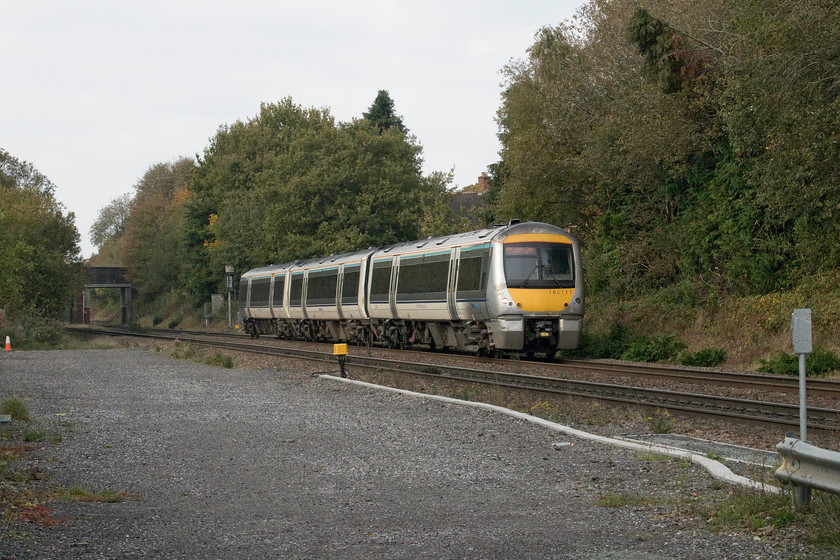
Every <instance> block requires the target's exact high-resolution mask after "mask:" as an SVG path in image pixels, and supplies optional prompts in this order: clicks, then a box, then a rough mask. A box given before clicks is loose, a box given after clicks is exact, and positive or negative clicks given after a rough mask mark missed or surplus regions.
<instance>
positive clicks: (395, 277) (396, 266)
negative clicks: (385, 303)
mask: <svg viewBox="0 0 840 560" xmlns="http://www.w3.org/2000/svg"><path fill="white" fill-rule="evenodd" d="M391 262H392V263H393V264H392V265H391V289H390V290H389V291H388V300H389V302H390V303H391V317H393V318H395V319H396V318H397V282H398V281H399V278H400V257H399V256H396V257H394V260H393V261H391Z"/></svg>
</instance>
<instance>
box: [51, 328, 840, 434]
mask: <svg viewBox="0 0 840 560" xmlns="http://www.w3.org/2000/svg"><path fill="white" fill-rule="evenodd" d="M67 330H68V331H69V332H75V333H83V334H99V335H111V336H133V337H143V338H151V339H167V340H175V339H178V340H181V341H190V342H192V343H195V344H202V345H209V346H213V347H214V348H220V349H221V348H224V349H227V350H231V351H239V352H251V353H260V354H267V355H272V356H278V357H286V358H296V359H303V360H310V361H318V362H328V363H333V364H335V357H334V356H333V355H332V353H331V352H322V351H315V350H307V349H302V348H289V347H280V346H273V345H268V344H260V343H257V342H253V341H249V342H246V341H242V339H243V337H242V336H238V337H235V338H238V339H239V340H233V339H231V338H230V337H225V338H224V339H222V340H220V339H219V337H218V336H214V335H208V334H207V333H187V332H185V331H178V332H173V331H162V332H157V333H138V332H131V331H116V330H107V331H105V330H102V329H88V328H82V327H67ZM407 354H408V353H406V352H403V353H402V354H401V359H397V360H391V359H386V358H377V357H372V356H363V355H359V354H351V355H348V356H347V358H346V365H347V367H348V368H359V369H362V368H363V369H367V370H371V371H379V372H400V373H407V374H412V375H418V376H425V377H428V378H434V379H444V380H450V381H453V382H462V383H474V384H482V385H488V386H496V387H505V388H509V389H515V390H528V391H536V392H540V393H544V394H550V395H565V396H569V397H574V398H587V399H596V400H599V401H604V402H612V403H620V404H625V405H633V406H641V407H648V408H661V409H667V410H669V411H671V412H678V413H682V414H686V415H703V416H713V417H717V418H727V419H732V420H737V421H741V422H757V423H761V424H772V425H777V426H785V427H798V426H799V407H798V406H797V405H794V404H785V403H778V402H766V401H758V400H750V399H742V398H734V397H726V396H718V395H711V394H705V393H690V392H680V391H670V390H662V389H653V388H644V387H637V386H629V385H620V384H611V383H596V382H592V381H582V380H572V379H562V378H559V377H553V376H549V375H532V374H526V373H518V372H516V373H514V372H506V371H496V370H488V369H483V368H481V367H462V366H453V365H444V364H429V363H427V362H417V361H407V360H406V359H404V358H402V357H403V356H407ZM459 358H460V356H459ZM493 362H497V360H486V359H485V360H483V363H484V364H485V365H486V364H488V363H493ZM507 363H508V364H509V363H510V362H509V361H507ZM541 365H542V366H549V367H550V368H558V369H560V370H562V368H575V369H576V370H577V371H580V370H581V369H584V370H587V369H590V370H591V371H598V372H599V373H603V372H604V369H607V370H610V372H612V373H614V374H617V375H618V374H621V375H643V376H653V375H655V374H656V373H657V372H659V373H662V374H665V377H674V376H676V377H680V378H681V379H683V380H686V379H690V380H691V381H692V382H704V381H697V380H696V379H695V378H694V377H690V376H691V375H692V372H700V374H702V375H703V376H706V377H705V379H707V381H705V382H708V383H713V384H718V383H719V384H724V385H732V383H730V382H729V380H727V379H722V378H721V376H725V375H730V374H726V373H720V372H708V371H705V370H677V371H679V373H676V374H675V373H674V371H675V370H668V368H663V367H661V366H660V367H656V366H645V365H635V364H633V365H627V364H603V363H600V362H598V363H593V362H589V361H577V360H576V361H574V362H570V363H563V364H541ZM604 366H607V367H606V368H604ZM602 368H603V369H602ZM710 373H712V374H713V375H708V374H710ZM732 375H739V376H742V378H741V379H737V380H736V381H735V383H736V384H739V385H745V384H749V383H750V381H752V380H753V379H755V383H752V384H751V385H750V386H751V387H752V388H755V387H756V386H758V387H760V388H762V389H763V390H767V389H768V387H772V390H777V391H783V392H787V391H789V388H788V386H787V381H789V380H788V379H787V378H781V379H779V380H776V379H775V378H776V377H777V376H758V375H749V374H732ZM660 377H661V376H660ZM794 381H795V380H794ZM811 381H821V380H809V382H811ZM814 385H817V384H814ZM810 387H811V386H810V385H809V391H811V390H812V389H811V388H810ZM813 390H814V391H817V390H819V389H818V388H817V387H816V386H815V387H814V389H813ZM823 390H826V391H828V392H830V393H832V394H834V396H836V395H837V393H833V391H836V390H837V389H836V388H833V387H832V386H831V384H830V383H829V384H828V385H825V387H824V388H823ZM838 426H840V410H838V409H833V408H823V407H808V427H809V429H814V430H828V431H834V430H837V429H838Z"/></svg>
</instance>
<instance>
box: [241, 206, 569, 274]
mask: <svg viewBox="0 0 840 560" xmlns="http://www.w3.org/2000/svg"><path fill="white" fill-rule="evenodd" d="M517 233H555V234H558V233H559V234H561V235H565V236H566V237H568V238H569V239H570V240H572V241H574V237H573V236H572V235H571V234H570V233H569V232H568V231H566V230H564V229H561V228H559V227H557V226H553V225H551V224H545V223H542V222H519V221H518V220H511V221H510V222H508V223H506V224H496V225H493V226H488V227H486V228H483V229H478V230H475V231H468V232H465V233H456V234H452V235H443V236H440V237H428V238H426V239H420V240H416V241H406V242H401V243H394V244H393V245H386V246H383V247H370V248H368V249H364V250H361V251H353V252H351V253H342V254H338V255H329V256H324V257H317V258H314V259H305V260H299V261H294V262H288V263H284V264H279V265H269V266H263V267H260V268H255V269H252V270H249V271H247V272H245V273H243V274H242V277H243V278H250V277H255V276H257V277H258V276H270V275H271V274H276V273H278V272H281V271H284V270H287V269H289V268H313V267H317V266H322V265H330V264H334V265H336V266H337V265H340V264H344V263H348V262H356V261H361V260H364V259H365V258H367V257H368V256H370V255H373V254H376V255H392V254H400V253H402V252H404V251H412V252H414V251H417V250H422V249H424V248H427V249H446V248H450V247H458V246H461V245H474V244H477V243H481V242H487V243H489V242H491V241H502V240H504V238H506V237H507V236H508V235H513V234H517Z"/></svg>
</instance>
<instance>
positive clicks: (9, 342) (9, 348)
mask: <svg viewBox="0 0 840 560" xmlns="http://www.w3.org/2000/svg"><path fill="white" fill-rule="evenodd" d="M4 350H5V351H6V352H11V351H12V340H11V339H10V338H9V337H8V336H7V337H6V347H5V348H4Z"/></svg>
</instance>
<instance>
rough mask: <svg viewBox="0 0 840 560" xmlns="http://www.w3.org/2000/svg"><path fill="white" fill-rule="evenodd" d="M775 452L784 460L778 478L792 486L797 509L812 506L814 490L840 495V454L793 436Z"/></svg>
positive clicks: (787, 438)
mask: <svg viewBox="0 0 840 560" xmlns="http://www.w3.org/2000/svg"><path fill="white" fill-rule="evenodd" d="M776 450H777V451H778V452H779V453H780V454H781V456H782V466H780V467H779V468H778V469H777V470H776V478H778V479H779V480H781V481H783V482H786V483H790V484H792V485H793V487H794V499H795V501H796V505H797V506H799V507H804V508H807V507H808V506H809V505H810V501H811V492H810V490H811V489H812V488H813V489H815V490H822V491H823V492H830V493H832V494H838V495H840V452H837V451H829V450H828V449H822V448H820V447H816V446H814V445H811V444H810V443H805V442H804V441H802V440H800V439H796V438H794V437H790V436H787V437H785V440H784V441H783V442H781V443H779V444H778V445H776Z"/></svg>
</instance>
